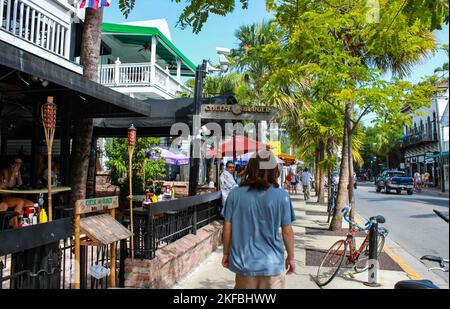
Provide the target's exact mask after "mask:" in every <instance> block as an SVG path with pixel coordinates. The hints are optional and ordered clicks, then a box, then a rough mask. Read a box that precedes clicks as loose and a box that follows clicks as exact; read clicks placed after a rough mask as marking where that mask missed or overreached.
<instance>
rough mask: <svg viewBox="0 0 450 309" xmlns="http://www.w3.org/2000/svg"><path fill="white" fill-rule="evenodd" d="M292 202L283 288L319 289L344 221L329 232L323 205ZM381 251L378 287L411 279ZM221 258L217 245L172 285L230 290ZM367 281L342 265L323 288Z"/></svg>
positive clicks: (357, 285) (229, 276)
mask: <svg viewBox="0 0 450 309" xmlns="http://www.w3.org/2000/svg"><path fill="white" fill-rule="evenodd" d="M292 201H293V206H294V209H295V214H296V221H295V222H294V224H293V228H294V233H295V259H296V273H295V274H293V275H290V276H287V277H286V288H288V289H319V288H320V287H318V286H317V284H316V283H315V281H314V277H315V276H316V273H317V268H318V265H319V263H320V261H321V259H322V257H323V255H324V254H325V252H326V251H327V250H328V249H329V248H330V247H331V245H332V244H333V243H335V242H336V241H337V240H340V239H344V238H345V235H346V232H347V231H348V223H346V222H343V225H342V227H343V232H341V233H336V232H330V231H328V223H327V213H326V206H321V205H317V204H312V203H305V201H304V200H303V197H301V196H300V195H295V196H293V197H292ZM362 236H363V235H362ZM362 240H363V238H362V237H357V244H360V243H361V242H362ZM397 249H398V248H397ZM389 250H390V251H392V250H391V249H390V248H387V250H384V251H385V252H386V251H389ZM385 252H383V253H382V254H381V255H380V258H379V262H380V268H381V270H379V272H378V282H379V283H380V284H381V286H380V287H379V288H380V289H393V288H394V285H395V283H396V282H398V281H400V280H408V279H411V274H409V276H408V273H407V272H406V271H405V270H404V269H402V267H400V266H401V265H399V264H400V263H399V262H398V261H399V260H398V259H395V258H391V256H390V255H388V254H386V253H385ZM397 257H398V256H397ZM221 260H222V247H219V248H218V250H216V251H215V252H213V253H212V254H211V255H210V256H209V257H208V258H207V259H206V260H205V261H204V262H203V263H202V264H201V265H200V266H199V267H197V268H196V269H194V270H193V271H191V272H190V273H189V274H188V275H186V276H185V277H184V278H183V279H182V280H181V281H180V282H178V283H177V284H176V285H175V286H174V287H173V288H174V289H233V287H234V277H235V275H234V273H232V272H230V271H229V270H228V269H225V268H223V267H222V265H221ZM344 263H345V262H344ZM367 280H368V272H367V271H366V272H363V273H360V274H353V270H352V269H351V268H342V269H341V271H340V273H339V274H338V275H337V276H336V277H335V278H334V280H333V281H332V282H331V283H330V284H328V285H327V286H325V287H323V289H373V288H371V287H368V286H366V285H364V282H367ZM447 288H448V287H447Z"/></svg>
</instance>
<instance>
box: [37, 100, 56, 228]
mask: <svg viewBox="0 0 450 309" xmlns="http://www.w3.org/2000/svg"><path fill="white" fill-rule="evenodd" d="M41 117H42V123H43V125H44V132H45V141H46V142H47V172H48V174H47V175H48V179H47V187H48V220H49V221H50V222H51V221H52V218H53V215H52V148H53V139H54V137H55V129H56V104H54V103H53V97H48V98H47V103H46V104H44V105H43V106H42V109H41Z"/></svg>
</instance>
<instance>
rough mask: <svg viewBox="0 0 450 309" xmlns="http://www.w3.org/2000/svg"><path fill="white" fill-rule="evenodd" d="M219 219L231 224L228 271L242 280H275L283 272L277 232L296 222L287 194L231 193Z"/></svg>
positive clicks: (274, 191) (242, 190) (244, 189)
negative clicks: (259, 278)
mask: <svg viewBox="0 0 450 309" xmlns="http://www.w3.org/2000/svg"><path fill="white" fill-rule="evenodd" d="M222 215H223V217H224V218H225V220H226V221H228V222H231V226H232V233H231V249H230V250H231V251H230V270H231V271H232V272H234V273H237V274H240V275H245V276H277V275H279V274H281V273H282V272H283V271H284V246H283V238H282V236H281V233H280V228H281V227H284V226H286V225H289V224H291V223H292V222H294V220H295V214H294V209H293V207H292V202H291V199H290V197H289V194H288V193H287V192H286V191H284V190H282V189H279V188H275V187H270V188H269V189H268V190H266V191H263V190H249V187H240V188H235V189H233V190H232V191H231V192H230V194H229V195H228V198H227V201H226V203H225V207H224V208H223V209H222Z"/></svg>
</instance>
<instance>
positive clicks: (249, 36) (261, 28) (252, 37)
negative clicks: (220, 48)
mask: <svg viewBox="0 0 450 309" xmlns="http://www.w3.org/2000/svg"><path fill="white" fill-rule="evenodd" d="M235 37H236V38H237V39H238V41H239V43H238V47H237V48H236V49H233V52H232V55H231V57H232V59H233V61H234V65H235V66H236V68H237V69H238V71H240V72H242V73H243V74H244V79H245V81H246V82H247V83H248V84H249V85H250V86H251V87H252V89H253V90H254V92H255V97H256V98H260V97H261V95H262V88H263V80H264V79H263V78H264V77H265V76H267V74H268V69H267V66H266V65H265V64H264V63H263V62H262V61H260V59H255V58H254V57H255V55H257V54H258V53H259V51H260V49H261V48H263V47H264V46H266V45H267V44H270V43H273V42H276V41H277V40H278V34H277V29H276V28H275V27H274V25H273V23H272V22H271V21H262V22H261V23H254V24H251V25H248V26H242V27H240V28H239V29H238V30H237V31H236V33H235Z"/></svg>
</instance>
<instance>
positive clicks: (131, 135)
mask: <svg viewBox="0 0 450 309" xmlns="http://www.w3.org/2000/svg"><path fill="white" fill-rule="evenodd" d="M135 146H136V128H135V127H134V125H133V124H132V125H131V127H129V128H128V169H129V171H128V172H129V174H128V175H129V180H130V181H129V182H130V196H129V199H130V231H131V259H132V260H133V259H134V228H133V152H134V147H135Z"/></svg>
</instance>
